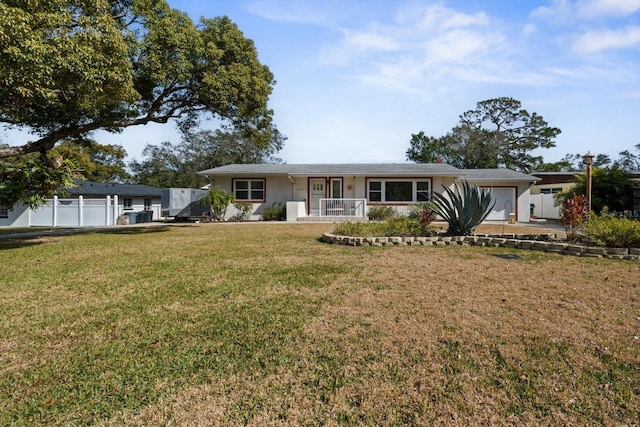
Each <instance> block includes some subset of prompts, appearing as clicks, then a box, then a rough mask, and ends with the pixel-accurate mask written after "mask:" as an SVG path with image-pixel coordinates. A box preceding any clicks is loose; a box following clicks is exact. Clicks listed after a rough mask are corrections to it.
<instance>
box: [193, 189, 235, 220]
mask: <svg viewBox="0 0 640 427" xmlns="http://www.w3.org/2000/svg"><path fill="white" fill-rule="evenodd" d="M199 200H200V203H202V204H203V205H204V206H210V207H211V214H212V219H214V220H216V221H224V217H225V215H226V214H227V207H228V206H229V205H230V204H231V203H233V202H234V201H235V197H233V194H231V193H229V192H228V191H226V190H224V189H223V188H220V187H218V186H215V187H211V188H209V191H208V192H207V193H206V194H203V195H202V196H200V198H199Z"/></svg>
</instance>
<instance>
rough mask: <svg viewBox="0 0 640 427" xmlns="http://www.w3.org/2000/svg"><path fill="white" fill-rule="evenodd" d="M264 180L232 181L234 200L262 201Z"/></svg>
mask: <svg viewBox="0 0 640 427" xmlns="http://www.w3.org/2000/svg"><path fill="white" fill-rule="evenodd" d="M264 189H265V185H264V179H236V180H234V181H233V195H234V197H235V198H236V200H242V201H249V200H251V201H263V200H264Z"/></svg>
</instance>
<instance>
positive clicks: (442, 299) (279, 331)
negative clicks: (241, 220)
mask: <svg viewBox="0 0 640 427" xmlns="http://www.w3.org/2000/svg"><path fill="white" fill-rule="evenodd" d="M331 229H332V225H329V224H307V225H297V224H296V225H284V224H203V225H202V226H194V227H184V228H175V229H173V228H172V229H170V230H169V231H166V232H163V233H155V234H151V233H150V234H144V233H143V234H138V235H131V236H129V235H105V234H101V235H82V236H74V237H65V238H63V239H61V240H60V241H58V242H53V243H51V244H49V245H40V246H37V247H23V248H16V249H11V250H7V251H4V252H3V255H7V257H6V259H7V262H6V263H3V264H2V266H0V274H1V275H2V277H7V278H8V280H5V281H4V283H3V286H4V289H3V293H2V294H1V296H0V310H2V311H3V313H7V316H5V317H3V318H2V320H0V336H2V337H3V338H2V341H0V349H2V352H1V353H0V369H1V370H2V376H0V382H1V383H0V405H1V406H2V407H3V411H2V414H1V415H0V424H11V423H13V424H16V425H32V424H98V425H123V424H124V425H142V424H146V425H184V426H187V425H189V426H190V425H230V426H231V425H255V426H258V425H260V426H262V425H311V424H318V425H401V424H402V425H431V424H435V423H443V424H447V425H448V424H457V425H470V424H471V425H475V424H498V425H512V424H522V425H540V424H590V423H596V424H627V425H630V424H638V423H640V418H639V416H638V413H637V410H636V408H638V407H640V355H639V350H640V298H639V297H638V295H639V294H638V280H637V278H638V277H640V263H638V262H621V261H611V260H604V259H587V258H575V257H563V256H558V255H553V254H548V253H542V252H533V251H532V252H527V251H517V252H515V253H517V254H518V255H520V256H521V257H522V259H520V260H505V259H500V258H497V257H495V255H496V254H504V253H507V251H506V250H504V249H497V248H496V249H491V248H480V247H462V246H444V247H410V246H407V247H385V248H362V247H357V248H351V247H344V246H332V245H325V244H321V243H319V242H318V241H317V238H318V237H319V236H320V235H321V234H322V233H323V232H325V231H331ZM511 252H514V251H511ZM87 253H91V254H94V257H93V258H91V257H87V256H86V254H87ZM35 259H41V260H46V261H45V262H44V263H42V262H35V261H34V260H35ZM90 260H92V262H91V263H90V264H88V263H89V261H90ZM40 263H42V264H43V265H40ZM58 264H64V268H62V267H58ZM51 271H54V272H56V274H55V275H51V274H50V272H51ZM102 277H110V278H112V279H113V280H111V281H104V280H102ZM68 301H77V304H76V306H75V307H74V306H72V305H70V304H68ZM60 307H64V309H60Z"/></svg>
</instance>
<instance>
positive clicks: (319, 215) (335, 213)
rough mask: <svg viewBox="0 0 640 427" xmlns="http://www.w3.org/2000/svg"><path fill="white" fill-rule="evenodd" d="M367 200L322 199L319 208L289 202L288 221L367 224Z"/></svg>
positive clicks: (319, 201)
mask: <svg viewBox="0 0 640 427" xmlns="http://www.w3.org/2000/svg"><path fill="white" fill-rule="evenodd" d="M307 212H308V213H309V214H308V215H307ZM368 220H369V218H368V217H367V199H344V198H331V199H327V198H321V199H319V200H318V204H317V206H312V205H310V206H309V208H308V210H307V207H306V206H305V202H287V221H306V222H366V221H368Z"/></svg>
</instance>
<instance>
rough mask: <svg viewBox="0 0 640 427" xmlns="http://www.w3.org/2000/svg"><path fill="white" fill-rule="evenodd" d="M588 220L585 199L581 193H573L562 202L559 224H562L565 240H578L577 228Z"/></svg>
mask: <svg viewBox="0 0 640 427" xmlns="http://www.w3.org/2000/svg"><path fill="white" fill-rule="evenodd" d="M588 220H589V210H588V208H587V200H586V199H585V197H584V196H583V195H582V194H574V195H573V197H572V198H570V199H567V200H565V201H564V202H562V210H561V213H560V224H562V225H564V228H565V230H566V232H567V240H569V241H576V240H579V239H580V236H579V229H580V228H581V227H582V225H583V224H584V223H585V222H586V221H588Z"/></svg>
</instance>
